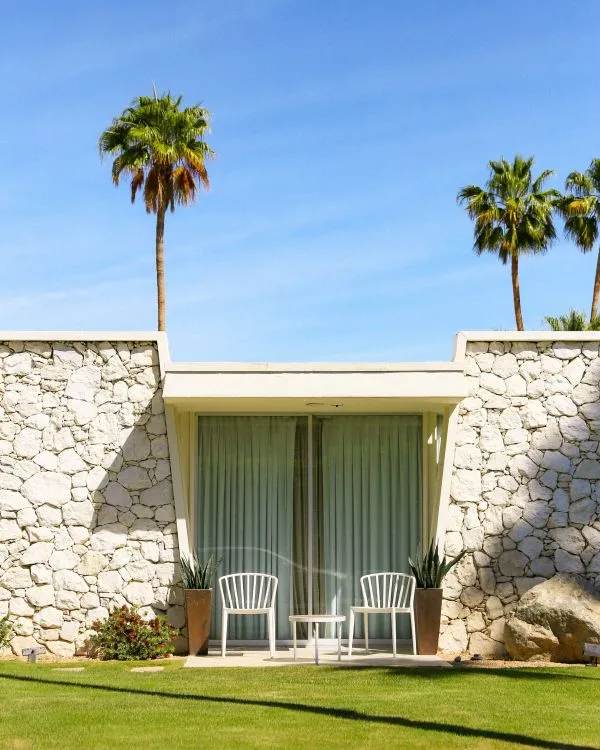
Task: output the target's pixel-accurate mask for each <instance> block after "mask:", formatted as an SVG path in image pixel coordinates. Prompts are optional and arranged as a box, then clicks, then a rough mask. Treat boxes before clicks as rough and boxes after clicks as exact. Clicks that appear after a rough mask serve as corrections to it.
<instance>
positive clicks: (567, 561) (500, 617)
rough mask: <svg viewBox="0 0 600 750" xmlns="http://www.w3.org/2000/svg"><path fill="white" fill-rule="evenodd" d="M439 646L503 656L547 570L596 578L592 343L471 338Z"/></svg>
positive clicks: (596, 403) (598, 485)
mask: <svg viewBox="0 0 600 750" xmlns="http://www.w3.org/2000/svg"><path fill="white" fill-rule="evenodd" d="M466 374H467V376H468V378H469V381H470V390H469V396H468V398H467V399H465V401H464V402H463V403H462V404H461V407H460V412H459V418H458V433H457V440H456V448H455V454H454V467H453V477H452V484H451V491H450V494H451V498H450V507H449V520H448V526H447V534H446V540H445V548H446V553H447V554H448V555H454V554H456V553H458V552H459V551H460V550H461V549H463V548H466V549H467V550H469V554H468V555H467V556H466V558H465V559H464V560H463V561H462V562H461V563H460V564H459V566H458V567H457V568H456V569H455V572H454V573H453V574H450V575H449V576H448V577H447V580H446V585H445V595H444V596H445V600H444V609H443V624H442V637H441V641H440V643H441V646H442V647H443V648H445V649H446V650H449V651H463V650H469V651H470V652H471V653H475V652H479V653H485V654H491V653H495V654H502V652H503V645H502V644H503V631H504V622H505V618H506V616H507V614H508V613H509V612H510V611H511V609H512V608H513V607H514V606H515V603H516V602H517V601H518V599H519V597H520V596H521V595H522V594H523V593H525V592H526V591H527V590H528V589H529V588H531V586H533V585H534V584H536V583H539V582H540V581H542V580H545V579H547V578H551V577H552V576H553V575H554V574H555V573H556V572H575V573H582V574H585V575H586V576H587V577H589V578H590V579H592V580H594V581H595V582H596V583H597V584H600V515H599V510H600V506H599V501H600V459H599V455H598V441H599V440H600V390H599V382H600V358H599V357H598V343H594V342H584V343H572V342H557V343H552V342H543V343H537V344H536V343H529V342H490V343H485V342H484V343H481V342H471V343H469V344H468V346H467V357H466Z"/></svg>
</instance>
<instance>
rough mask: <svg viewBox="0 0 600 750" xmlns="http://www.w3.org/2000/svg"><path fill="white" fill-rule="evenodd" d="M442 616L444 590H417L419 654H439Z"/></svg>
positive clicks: (416, 614) (416, 613)
mask: <svg viewBox="0 0 600 750" xmlns="http://www.w3.org/2000/svg"><path fill="white" fill-rule="evenodd" d="M441 616H442V589H416V590H415V629H416V631H417V654H429V655H431V654H437V650H438V641H439V638H440V618H441Z"/></svg>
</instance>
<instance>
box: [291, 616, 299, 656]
mask: <svg viewBox="0 0 600 750" xmlns="http://www.w3.org/2000/svg"><path fill="white" fill-rule="evenodd" d="M292 638H293V639H294V661H296V647H297V645H298V640H297V638H296V620H294V622H293V623H292Z"/></svg>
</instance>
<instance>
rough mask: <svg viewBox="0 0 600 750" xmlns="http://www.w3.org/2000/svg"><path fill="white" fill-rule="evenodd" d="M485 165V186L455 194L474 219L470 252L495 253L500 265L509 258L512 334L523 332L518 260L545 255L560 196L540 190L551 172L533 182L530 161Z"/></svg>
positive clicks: (471, 186)
mask: <svg viewBox="0 0 600 750" xmlns="http://www.w3.org/2000/svg"><path fill="white" fill-rule="evenodd" d="M489 167H490V176H489V178H488V180H487V182H486V184H485V188H480V187H477V186H476V185H467V187H464V188H463V189H462V190H460V191H459V193H458V196H457V201H458V202H459V203H460V204H466V210H467V213H468V215H469V217H470V218H471V219H473V220H474V221H475V228H474V230H473V238H474V244H473V249H474V250H475V252H476V253H477V254H478V255H482V254H483V253H484V252H490V253H496V254H497V255H498V256H499V258H500V260H501V261H502V263H504V264H506V263H508V261H509V260H510V262H511V275H512V289H513V300H514V307H515V319H516V322H517V330H519V331H523V330H524V328H523V315H522V313H521V293H520V290H519V257H520V256H521V255H524V254H526V253H544V252H545V251H546V250H547V249H548V247H549V245H550V244H551V243H552V241H553V240H554V238H555V237H556V232H555V229H554V222H553V219H552V213H553V210H554V208H555V204H556V201H557V200H558V199H559V198H560V195H559V193H558V192H557V191H556V190H544V189H543V187H544V183H545V182H546V180H547V179H548V177H550V175H552V174H553V171H552V170H550V169H546V170H544V171H543V172H542V173H541V174H540V175H539V177H537V178H535V179H534V178H533V175H532V173H531V170H532V167H533V158H530V159H523V157H521V156H515V158H514V160H513V162H512V164H511V163H509V162H508V161H506V160H505V159H502V160H501V161H490V162H489Z"/></svg>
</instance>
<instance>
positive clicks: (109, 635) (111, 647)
mask: <svg viewBox="0 0 600 750" xmlns="http://www.w3.org/2000/svg"><path fill="white" fill-rule="evenodd" d="M92 630H94V631H95V632H94V635H93V636H92V637H91V642H92V647H93V649H94V650H95V651H97V653H98V654H99V656H100V658H102V659H118V660H119V661H128V660H134V659H160V658H161V657H163V656H168V655H169V654H171V653H173V646H172V645H171V639H172V638H173V636H174V635H176V634H177V632H178V630H177V628H174V627H173V626H172V625H169V623H168V622H167V620H166V618H164V617H155V618H154V619H153V620H144V619H143V617H142V616H141V615H140V614H139V613H138V611H137V609H136V608H135V607H134V608H133V609H129V607H127V606H126V605H125V606H123V607H119V608H118V609H115V610H113V612H111V613H110V615H109V616H108V617H107V618H106V620H102V621H100V620H96V622H94V623H93V624H92Z"/></svg>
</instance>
